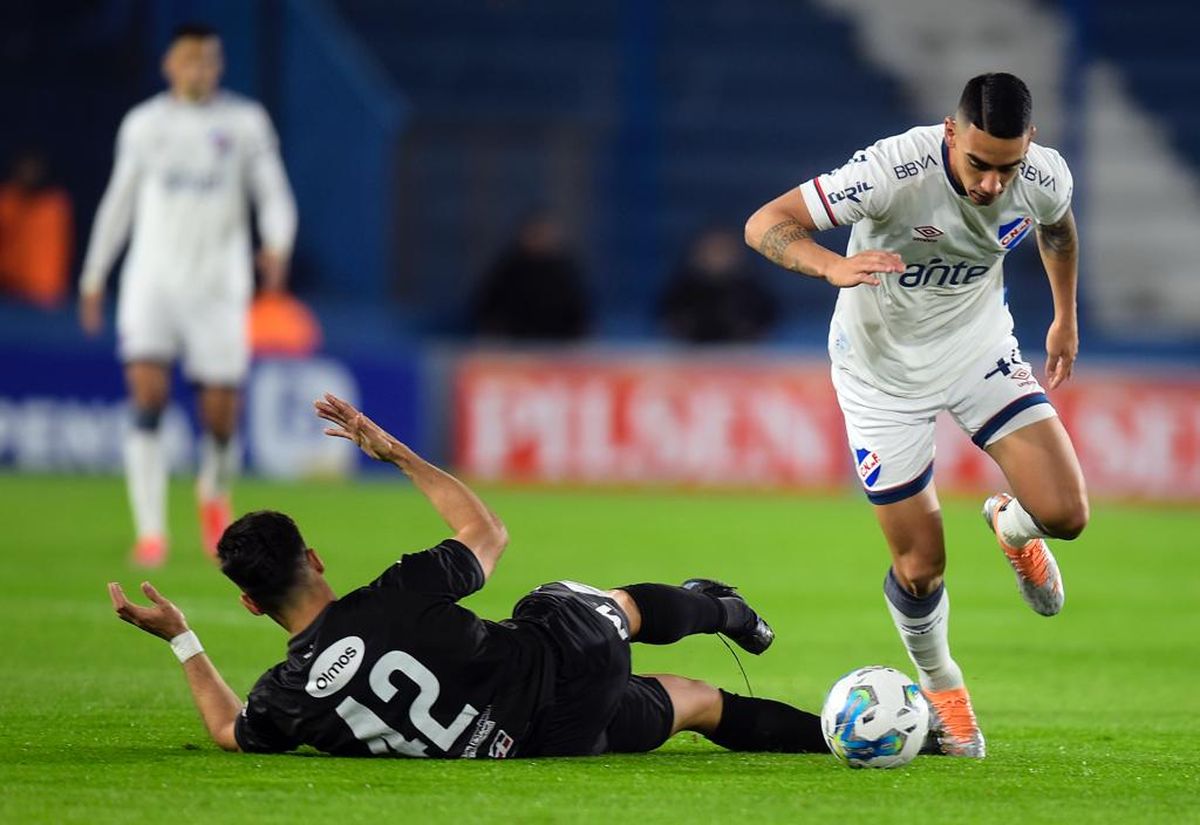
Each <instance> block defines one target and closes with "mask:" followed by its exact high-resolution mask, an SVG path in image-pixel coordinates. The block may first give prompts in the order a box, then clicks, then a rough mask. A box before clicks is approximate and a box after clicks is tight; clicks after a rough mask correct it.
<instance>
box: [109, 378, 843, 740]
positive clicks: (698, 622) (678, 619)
mask: <svg viewBox="0 0 1200 825" xmlns="http://www.w3.org/2000/svg"><path fill="white" fill-rule="evenodd" d="M316 410H317V414H318V415H319V416H320V417H322V418H324V419H326V420H327V421H329V422H330V423H331V424H332V425H333V426H332V427H330V428H328V429H326V431H325V432H326V433H328V434H329V435H332V436H337V437H341V438H347V439H350V440H351V441H354V442H355V443H356V444H358V446H359V447H360V448H362V450H363V452H365V453H366V454H367V455H369V456H370V457H371V458H374V459H377V460H380V461H384V462H387V463H390V464H393V465H395V466H396V467H397V468H398V469H400V470H401V471H402V472H403V473H404V474H405V475H407V476H408V477H409V478H411V479H412V481H413V484H414V485H415V486H416V488H417V490H419V491H420V492H421V493H422V495H424V496H425V497H426V498H427V499H428V500H429V503H430V504H431V505H432V506H433V507H434V509H435V510H437V512H438V514H439V515H440V516H441V517H442V518H443V520H445V522H446V524H447V525H448V526H449V527H450V529H451V530H453V531H454V536H453V537H452V538H449V539H446V540H445V541H443V542H442V543H440V544H439V545H437V546H436V547H433V548H431V549H428V550H423V551H421V552H419V553H410V554H408V555H405V556H404V557H402V558H401V559H400V561H399V562H397V563H395V564H393V565H391V566H390V567H389V568H388V569H387V570H386V571H385V572H384V573H383V575H381V576H379V577H378V578H377V579H375V581H373V582H371V583H370V584H369V585H367V586H365V587H360V588H358V589H357V590H354V591H351V592H350V593H347V594H346V595H345V596H343V597H341V598H337V597H336V596H335V595H334V593H333V591H332V589H331V588H330V586H329V583H328V582H327V581H326V579H325V576H324V571H325V566H324V564H323V562H322V561H321V559H320V557H319V556H317V554H316V552H315V551H314V550H312V549H311V548H309V547H308V545H307V544H305V542H304V539H303V538H302V537H301V536H300V531H299V530H298V529H297V528H296V525H295V523H294V522H293V521H292V520H291V519H290V518H288V517H287V516H286V515H284V514H283V513H278V512H272V511H259V512H256V513H249V514H247V515H245V516H243V517H242V518H240V519H238V520H237V521H236V522H234V523H233V524H232V525H231V526H230V528H229V529H228V530H227V531H226V532H225V535H224V536H222V537H221V542H220V548H219V552H220V560H221V570H222V572H224V573H225V575H226V576H228V577H229V578H230V579H231V580H233V582H234V583H235V584H237V586H238V587H239V588H241V590H242V594H243V595H242V603H243V604H244V605H245V606H246V607H247V608H249V609H250V611H251V612H252V613H255V614H259V615H261V614H264V613H265V614H267V615H269V616H270V617H271V618H272V619H274V620H275V622H277V623H278V624H279V625H281V626H282V627H283V628H284V629H285V630H287V632H288V635H289V637H290V639H289V641H288V648H287V660H286V661H284V662H282V663H280V664H278V665H276V666H275V667H273V668H271V669H270V670H268V671H267V672H266V673H265V674H263V676H262V678H260V679H259V680H258V683H257V684H256V685H255V686H254V689H253V690H251V691H250V696H249V699H248V700H247V701H246V703H245V704H243V703H242V702H241V700H240V699H238V697H237V696H236V695H235V694H234V693H233V691H232V690H230V689H229V687H228V685H226V684H225V681H224V680H223V679H222V678H221V676H220V674H219V673H218V672H217V670H216V668H215V667H214V666H213V664H212V662H211V661H209V659H208V657H207V656H206V655H204V650H203V648H202V647H201V646H200V643H199V640H198V639H197V638H196V636H195V634H194V633H193V632H192V631H190V630H189V629H188V625H187V622H186V620H185V619H184V617H183V614H182V613H181V612H180V611H179V610H178V608H176V607H175V606H174V605H173V604H171V603H170V602H169V601H167V600H166V599H164V598H163V597H162V596H160V595H159V594H158V592H157V591H156V590H155V589H154V588H153V587H151V586H150V584H149V583H146V584H143V585H142V590H143V592H144V593H145V594H146V596H147V597H148V598H149V599H150V600H151V602H153V604H152V605H151V606H150V607H142V606H139V605H135V604H133V603H131V602H130V601H129V600H128V599H127V598H126V597H125V594H124V593H123V592H122V590H121V587H120V585H118V584H116V583H115V582H114V583H111V584H109V594H110V596H111V598H112V603H113V608H114V609H115V610H116V612H117V615H118V616H120V617H121V618H122V619H124V620H125V621H127V622H129V623H131V624H133V625H136V626H137V627H140V628H141V629H142V630H145V631H146V632H148V633H150V634H152V635H155V636H158V637H160V638H162V639H165V640H167V641H169V642H170V643H171V647H172V648H173V649H174V651H175V653H176V656H177V657H178V658H179V660H180V661H181V662H182V663H183V668H184V673H185V674H186V676H187V680H188V685H189V687H190V688H191V690H192V695H193V697H194V698H195V700H196V705H197V707H198V708H199V710H200V715H201V716H202V717H203V719H204V723H205V726H206V727H207V728H208V731H209V734H210V735H211V736H212V738H213V740H214V741H215V742H216V743H217V744H218V745H220V746H221V747H222V748H224V749H226V750H231V751H236V750H241V751H248V752H252V753H253V752H259V753H262V752H278V751H289V750H292V749H294V748H297V747H299V746H300V745H302V744H306V745H311V746H313V747H316V748H318V749H319V750H322V751H325V752H327V753H335V754H344V755H348V756H369V755H379V756H426V757H436V758H449V759H453V758H460V757H461V758H476V757H477V758H485V757H488V758H496V759H498V758H508V757H514V756H590V755H594V754H600V753H614V752H617V753H633V752H642V751H649V750H653V749H654V748H657V747H658V746H659V745H661V744H662V743H663V742H665V741H666V740H667V739H668V738H669V737H670V736H672V735H673V734H674V733H676V732H677V731H680V730H693V731H697V732H698V733H701V734H703V735H704V736H705V737H707V738H708V739H710V740H711V741H713V742H715V743H717V744H718V745H721V746H722V747H725V748H729V749H730V750H739V751H782V752H788V753H827V752H828V748H827V746H826V745H825V740H824V737H823V735H822V733H821V720H820V718H819V717H818V716H816V715H815V714H812V713H807V712H805V711H802V710H800V709H798V708H794V707H792V706H791V705H787V704H784V703H782V702H775V701H772V700H770V699H759V698H754V697H744V696H738V695H736V694H732V693H726V692H725V691H723V690H718V689H717V688H715V687H713V686H711V685H708V684H706V683H704V682H700V681H696V680H692V679H685V678H683V677H681V676H670V675H660V676H637V675H634V674H632V673H631V672H630V649H629V645H630V642H631V641H635V640H636V641H639V642H643V643H646V644H660V645H665V644H671V643H673V642H676V641H678V640H680V639H682V638H683V637H685V636H689V635H692V634H696V633H718V632H720V633H725V634H726V635H728V636H729V638H730V639H732V640H733V641H734V642H736V643H737V644H738V645H740V646H741V647H742V648H744V649H745V650H747V651H749V652H751V653H754V654H758V653H762V652H763V651H765V650H766V649H767V648H768V647H769V646H770V644H771V642H772V640H773V639H774V634H773V633H772V632H771V628H770V627H769V626H768V625H767V623H766V622H764V621H763V620H762V619H761V618H760V617H759V616H758V614H757V613H756V612H755V611H754V610H753V609H752V608H751V607H750V605H749V604H747V603H746V601H745V599H743V598H742V597H741V596H740V595H738V594H737V593H736V592H735V591H734V590H733V588H730V587H727V586H725V585H722V584H721V583H720V582H716V581H713V580H711V579H690V580H688V581H687V582H685V583H684V584H683V586H680V587H676V586H673V585H667V584H654V583H643V584H631V585H626V586H625V587H622V588H620V589H617V590H608V591H601V590H597V589H595V588H592V587H588V586H586V585H581V584H577V583H575V582H553V583H551V584H546V585H542V586H541V587H539V588H537V589H536V590H534V591H533V592H532V593H530V594H529V595H527V596H525V597H524V598H523V599H521V600H520V601H519V602H518V603H517V604H516V606H515V607H514V608H513V616H512V618H511V619H508V620H505V621H502V622H490V621H486V620H484V619H480V618H479V617H478V616H476V615H475V614H474V613H472V612H471V611H469V610H467V609H466V608H464V607H461V606H460V605H459V604H458V603H457V602H458V601H459V600H460V599H462V598H464V597H466V596H468V595H470V594H471V593H474V592H475V591H477V590H479V589H480V588H481V587H483V586H484V584H485V583H486V582H487V580H488V579H489V578H490V577H491V575H492V571H493V570H495V567H496V564H497V562H498V561H499V560H500V555H501V553H503V552H504V549H505V547H506V546H507V544H508V532H507V530H506V529H505V527H504V523H503V522H502V521H501V520H500V519H499V517H497V516H496V515H495V514H494V513H492V512H491V511H490V510H489V509H488V507H487V506H486V505H485V504H484V503H483V502H482V501H481V500H480V499H479V497H478V496H476V495H475V494H474V493H473V492H472V491H471V490H470V489H469V488H468V487H467V486H466V485H464V484H463V483H462V482H460V481H458V479H456V478H454V477H453V476H451V475H450V474H448V473H445V472H443V471H442V470H440V469H438V468H437V467H435V466H433V465H432V464H430V463H428V462H426V461H425V460H423V459H422V458H421V457H420V456H418V455H417V454H416V453H414V452H413V451H412V450H411V449H409V448H408V447H407V446H406V445H404V444H402V443H400V442H399V441H397V440H396V439H395V438H394V437H392V436H391V435H389V434H388V433H387V432H385V431H384V430H382V429H381V428H380V427H378V426H377V425H376V424H375V423H374V422H372V421H371V420H370V419H369V418H367V417H366V416H364V415H362V414H361V413H360V412H359V411H358V410H356V409H355V408H354V407H352V406H351V405H349V404H347V403H346V402H345V401H342V400H341V399H339V398H335V397H333V396H331V395H326V396H325V397H324V398H323V399H322V400H320V401H318V402H317V403H316ZM370 517H371V518H375V515H374V514H373V515H371V516H370ZM570 545H571V537H570V536H569V535H568V536H563V547H564V548H569V547H570Z"/></svg>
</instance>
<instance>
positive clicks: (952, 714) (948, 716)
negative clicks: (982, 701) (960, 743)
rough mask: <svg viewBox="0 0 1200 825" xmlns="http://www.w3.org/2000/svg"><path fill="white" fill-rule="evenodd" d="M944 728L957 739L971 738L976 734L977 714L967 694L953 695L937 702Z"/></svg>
mask: <svg viewBox="0 0 1200 825" xmlns="http://www.w3.org/2000/svg"><path fill="white" fill-rule="evenodd" d="M937 712H938V717H939V719H940V720H941V723H942V730H944V731H946V732H947V733H949V734H950V735H951V736H953V737H954V738H955V739H970V738H971V737H973V736H974V735H975V731H976V724H975V714H974V712H972V710H971V704H970V702H969V701H967V697H965V696H961V695H960V696H951V697H949V698H947V699H944V700H942V701H940V702H938V703H937Z"/></svg>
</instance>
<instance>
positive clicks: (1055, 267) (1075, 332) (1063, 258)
mask: <svg viewBox="0 0 1200 825" xmlns="http://www.w3.org/2000/svg"><path fill="white" fill-rule="evenodd" d="M1037 240H1038V251H1039V252H1040V253H1041V256H1042V265H1043V266H1044V267H1045V268H1046V275H1047V277H1048V278H1049V279H1050V291H1051V293H1052V294H1053V296H1054V321H1053V322H1052V323H1051V324H1050V329H1049V331H1048V332H1047V333H1046V380H1047V384H1048V387H1049V389H1054V388H1056V387H1058V386H1059V385H1061V384H1062V383H1063V382H1064V381H1066V380H1067V379H1068V378H1070V377H1071V372H1072V371H1073V370H1074V368H1075V358H1076V357H1077V356H1078V354H1079V322H1078V319H1077V317H1076V312H1075V290H1076V283H1077V281H1078V276H1079V236H1078V234H1077V232H1076V229H1075V215H1074V214H1073V213H1072V212H1071V210H1070V209H1068V210H1067V213H1066V214H1065V215H1063V216H1062V218H1061V219H1059V221H1058V222H1057V223H1052V224H1046V225H1039V226H1038V228H1037Z"/></svg>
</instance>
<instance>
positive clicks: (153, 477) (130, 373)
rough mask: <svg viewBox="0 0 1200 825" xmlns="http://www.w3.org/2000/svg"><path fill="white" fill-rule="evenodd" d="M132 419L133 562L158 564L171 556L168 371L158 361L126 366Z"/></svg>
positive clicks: (128, 480) (127, 453) (128, 478)
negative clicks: (165, 428) (165, 425)
mask: <svg viewBox="0 0 1200 825" xmlns="http://www.w3.org/2000/svg"><path fill="white" fill-rule="evenodd" d="M125 378H126V383H127V385H128V387H129V395H130V399H131V401H132V405H133V421H132V422H131V424H132V426H130V428H129V430H128V431H127V432H126V434H125V443H124V449H123V452H124V458H125V484H126V488H127V490H128V493H129V505H130V509H131V510H132V511H133V524H134V529H135V531H136V533H137V541H136V543H135V544H134V546H133V554H132V561H133V563H134V564H136V565H138V566H139V567H158V566H159V565H161V564H162V563H163V562H164V561H166V559H167V457H166V448H165V447H164V445H163V437H162V426H161V424H162V414H163V410H164V409H165V408H166V404H167V394H168V392H169V390H170V383H169V382H170V373H169V372H167V368H166V367H165V366H163V365H161V364H157V363H146V362H135V363H131V364H129V365H128V366H127V367H126V369H125Z"/></svg>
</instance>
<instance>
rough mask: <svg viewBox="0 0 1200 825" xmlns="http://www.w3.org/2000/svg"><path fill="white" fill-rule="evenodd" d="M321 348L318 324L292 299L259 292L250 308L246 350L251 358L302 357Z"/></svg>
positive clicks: (294, 298)
mask: <svg viewBox="0 0 1200 825" xmlns="http://www.w3.org/2000/svg"><path fill="white" fill-rule="evenodd" d="M320 346H321V324H320V322H319V321H317V316H315V315H314V314H313V312H312V310H311V309H309V308H308V306H306V305H305V304H304V302H303V301H301V300H300V299H299V298H297V297H296V296H294V295H292V294H290V293H287V292H282V291H278V290H276V291H273V292H262V293H259V295H258V297H256V298H255V299H254V303H252V304H251V305H250V350H251V351H252V352H253V353H254V354H255V355H268V356H281V357H285V358H303V357H304V356H306V355H312V354H313V353H315V352H316V351H317V349H318V348H319V347H320Z"/></svg>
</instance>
